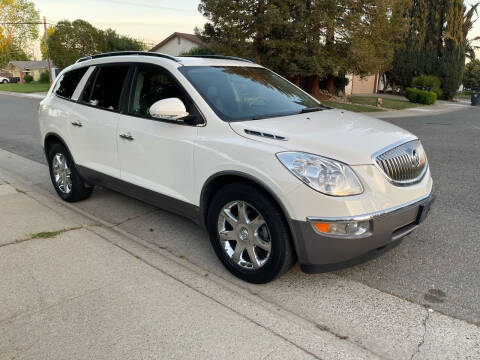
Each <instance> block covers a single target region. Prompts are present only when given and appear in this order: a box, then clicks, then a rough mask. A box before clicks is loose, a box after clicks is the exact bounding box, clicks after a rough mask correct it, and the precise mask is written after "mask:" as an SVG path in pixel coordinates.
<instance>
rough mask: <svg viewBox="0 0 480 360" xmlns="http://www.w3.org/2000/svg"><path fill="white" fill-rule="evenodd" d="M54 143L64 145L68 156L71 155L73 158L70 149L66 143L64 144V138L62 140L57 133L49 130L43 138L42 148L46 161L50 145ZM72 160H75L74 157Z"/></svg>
mask: <svg viewBox="0 0 480 360" xmlns="http://www.w3.org/2000/svg"><path fill="white" fill-rule="evenodd" d="M56 143H60V144H62V145H63V146H65V148H66V149H67V151H68V153H69V154H70V156H71V157H72V159H74V158H73V154H72V152H71V151H70V149H69V148H68V145H67V144H66V142H65V140H63V138H62V137H61V136H60V135H58V134H57V133H54V132H49V133H47V134H46V135H45V140H44V141H43V150H44V152H45V156H46V157H47V161H48V152H49V150H50V148H51V147H52V145H53V144H56ZM73 161H74V162H75V159H74V160H73Z"/></svg>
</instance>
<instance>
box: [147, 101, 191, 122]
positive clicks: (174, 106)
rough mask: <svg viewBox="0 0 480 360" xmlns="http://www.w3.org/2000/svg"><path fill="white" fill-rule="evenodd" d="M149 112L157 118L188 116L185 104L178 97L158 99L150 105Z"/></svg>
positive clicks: (167, 118)
mask: <svg viewBox="0 0 480 360" xmlns="http://www.w3.org/2000/svg"><path fill="white" fill-rule="evenodd" d="M148 112H149V114H150V115H151V116H152V117H153V118H155V119H166V120H179V119H181V118H184V117H185V116H188V112H187V109H186V108H185V105H184V104H183V102H182V100H180V99H178V98H168V99H163V100H158V101H157V102H156V103H154V104H153V105H152V106H150V109H148Z"/></svg>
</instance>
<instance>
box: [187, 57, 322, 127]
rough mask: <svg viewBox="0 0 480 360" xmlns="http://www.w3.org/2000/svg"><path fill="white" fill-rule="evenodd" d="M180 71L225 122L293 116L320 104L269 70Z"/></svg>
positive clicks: (194, 68) (203, 68)
mask: <svg viewBox="0 0 480 360" xmlns="http://www.w3.org/2000/svg"><path fill="white" fill-rule="evenodd" d="M179 70H180V71H181V72H182V73H183V74H184V75H185V77H186V78H187V79H188V80H189V81H190V82H191V83H192V85H193V86H194V87H195V88H196V89H197V90H198V92H199V93H200V95H202V97H203V98H204V99H205V101H206V102H207V103H208V104H209V105H210V106H211V107H212V109H213V110H214V111H215V112H216V113H217V115H218V116H219V117H220V118H222V119H223V120H226V121H232V120H244V119H261V118H265V117H271V116H282V115H292V114H297V113H299V112H301V111H302V110H303V109H306V108H316V107H318V106H320V103H319V102H318V101H316V100H315V99H313V98H311V97H310V96H308V95H307V94H305V93H304V92H303V91H302V90H300V89H299V88H298V87H296V86H295V85H293V84H291V83H289V82H288V81H286V80H285V79H283V78H282V77H280V76H278V75H276V74H275V73H273V72H272V71H270V70H267V69H264V68H257V67H247V66H245V67H244V66H228V67H213V66H182V67H181V68H179Z"/></svg>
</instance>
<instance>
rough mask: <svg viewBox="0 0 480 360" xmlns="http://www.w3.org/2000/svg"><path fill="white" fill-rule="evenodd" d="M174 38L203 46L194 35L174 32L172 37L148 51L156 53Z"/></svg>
mask: <svg viewBox="0 0 480 360" xmlns="http://www.w3.org/2000/svg"><path fill="white" fill-rule="evenodd" d="M176 37H180V38H183V39H186V40H189V41H191V42H193V43H195V44H197V45H203V42H202V40H200V38H199V37H198V36H196V35H194V34H186V33H181V32H174V33H173V34H172V35H170V36H169V37H167V38H166V39H164V40H162V41H160V42H159V43H158V44H157V45H155V46H154V47H153V48H151V49H150V50H148V51H156V50H158V49H159V48H161V47H162V46H163V45H165V44H166V43H168V42H169V41H170V40H172V39H175V38H176Z"/></svg>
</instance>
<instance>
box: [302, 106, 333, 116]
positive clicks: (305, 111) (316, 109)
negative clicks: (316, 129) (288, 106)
mask: <svg viewBox="0 0 480 360" xmlns="http://www.w3.org/2000/svg"><path fill="white" fill-rule="evenodd" d="M327 109H328V107H326V106H315V107H309V108H305V109H302V110H300V114H305V113H310V112H314V111H323V110H327Z"/></svg>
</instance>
